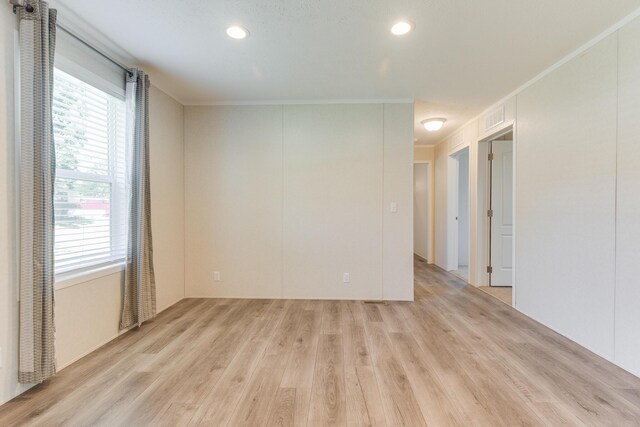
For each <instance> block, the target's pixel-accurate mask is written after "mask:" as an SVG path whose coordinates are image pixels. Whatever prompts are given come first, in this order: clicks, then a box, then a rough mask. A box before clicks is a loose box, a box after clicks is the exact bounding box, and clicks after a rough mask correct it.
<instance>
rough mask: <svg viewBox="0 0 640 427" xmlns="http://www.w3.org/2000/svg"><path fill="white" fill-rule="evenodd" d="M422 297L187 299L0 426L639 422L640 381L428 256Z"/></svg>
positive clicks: (48, 387) (44, 389)
mask: <svg viewBox="0 0 640 427" xmlns="http://www.w3.org/2000/svg"><path fill="white" fill-rule="evenodd" d="M415 293H416V301H415V302H413V303H406V302H398V303H387V304H370V303H364V302H361V301H300V300H295V301H294V300H229V299H217V300H215V299H211V300H205V299H186V300H183V301H181V302H180V303H178V304H177V305H175V306H173V307H172V308H170V309H168V310H167V311H165V312H163V313H161V314H160V315H159V316H158V318H157V319H156V320H155V321H153V322H151V323H148V324H145V325H144V326H142V327H141V328H140V329H138V330H135V331H131V332H129V333H127V334H125V335H123V336H121V337H120V338H118V339H116V340H115V341H112V342H111V343H109V344H107V345H105V346H104V347H102V348H101V349H99V350H98V351H96V352H94V353H91V354H90V355H88V356H87V357H85V358H83V359H82V360H80V361H78V362H76V363H75V364H73V365H71V366H70V367H68V368H66V369H64V370H63V371H61V372H60V373H59V374H58V375H56V376H55V377H54V378H53V379H51V380H49V381H47V382H46V383H44V384H42V385H40V386H38V387H35V388H34V389H32V390H30V391H28V392H27V393H25V394H23V395H21V396H19V397H18V398H16V399H14V400H12V401H11V402H8V403H7V404H5V405H3V406H2V407H0V426H14V425H37V426H40V425H43V426H45V425H46V426H49V425H52V426H53V425H68V426H87V425H104V426H146V425H154V426H156V425H157V426H196V425H206V426H225V425H226V426H331V425H336V426H344V425H349V426H424V425H428V426H458V425H459V426H515V425H530V426H535V425H545V426H549V425H553V426H555V425H588V426H598V425H610V426H625V425H640V379H638V378H636V377H634V376H632V375H630V374H628V373H626V372H624V371H623V370H621V369H619V368H617V367H615V366H613V365H612V364H610V363H608V362H606V361H604V360H603V359H601V358H599V357H597V356H595V355H593V354H592V353H590V352H588V351H586V350H584V349H583V348H581V347H579V346H578V345H576V344H574V343H572V342H570V341H569V340H567V339H565V338H563V337H561V336H559V335H558V334H556V333H554V332H552V331H550V330H549V329H547V328H545V327H543V326H541V325H539V324H537V323H536V322H534V321H532V320H530V319H528V318H526V317H525V316H523V315H521V314H519V313H518V312H516V311H515V310H514V309H512V308H511V307H509V306H507V305H505V304H502V303H501V302H499V301H498V300H496V299H494V298H492V297H491V296H489V295H486V294H484V293H483V292H481V291H479V290H477V289H474V288H472V287H467V286H464V284H463V282H462V281H460V280H459V279H458V278H456V277H455V276H453V275H451V274H448V273H445V272H443V271H442V270H439V269H438V268H436V267H432V266H428V265H427V264H426V263H424V262H420V261H416V291H415Z"/></svg>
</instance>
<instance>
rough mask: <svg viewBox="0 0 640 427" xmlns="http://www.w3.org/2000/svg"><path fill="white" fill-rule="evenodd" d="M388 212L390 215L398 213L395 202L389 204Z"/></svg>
mask: <svg viewBox="0 0 640 427" xmlns="http://www.w3.org/2000/svg"><path fill="white" fill-rule="evenodd" d="M389 211H390V212H391V213H396V212H398V204H397V203H396V202H391V204H390V205H389Z"/></svg>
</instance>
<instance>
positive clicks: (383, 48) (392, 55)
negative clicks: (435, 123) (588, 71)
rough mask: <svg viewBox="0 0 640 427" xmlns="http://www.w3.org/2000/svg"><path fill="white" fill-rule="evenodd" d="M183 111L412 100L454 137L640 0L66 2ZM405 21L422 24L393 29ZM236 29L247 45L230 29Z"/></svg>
mask: <svg viewBox="0 0 640 427" xmlns="http://www.w3.org/2000/svg"><path fill="white" fill-rule="evenodd" d="M57 3H59V4H60V3H62V5H63V6H65V7H67V8H71V9H73V10H74V11H75V13H76V14H77V15H78V16H79V17H80V18H81V19H83V20H84V21H86V24H88V25H90V26H91V27H93V29H94V30H97V31H98V32H100V33H102V35H104V36H105V37H106V38H108V39H109V40H110V41H111V42H113V44H115V45H117V46H121V47H122V48H123V49H124V50H126V51H127V52H128V53H129V54H130V55H131V56H132V57H134V58H135V59H136V60H138V62H139V63H140V64H142V65H144V66H147V67H149V68H150V69H153V70H155V72H154V74H153V75H154V79H155V81H156V84H158V85H159V86H160V87H162V88H163V89H164V90H166V91H167V92H169V93H170V94H171V95H173V96H174V97H175V98H176V99H178V100H179V101H181V102H182V103H184V104H187V105H190V104H212V103H244V102H246V103H252V102H264V103H268V102H274V101H277V102H297V101H298V102H303V101H307V102H308V101H331V100H389V99H416V100H417V101H418V104H417V106H416V123H418V122H419V121H420V120H422V119H424V118H426V117H427V116H430V115H432V114H433V115H438V116H445V117H448V118H449V121H448V123H447V126H446V127H445V128H444V129H443V130H442V131H440V132H438V133H434V134H429V135H427V134H426V132H424V131H422V130H420V128H419V126H417V127H416V129H417V130H419V132H418V133H416V137H417V138H418V143H422V144H432V143H435V142H437V140H439V139H440V138H442V135H443V134H445V133H447V130H452V129H454V128H455V127H456V124H463V123H464V122H465V121H466V120H468V119H470V118H471V117H472V116H473V115H474V114H475V113H478V112H479V111H480V110H481V109H483V108H485V107H487V106H488V105H489V104H491V103H492V102H495V101H497V100H498V99H499V98H501V97H502V96H504V95H506V94H507V93H509V92H511V91H512V90H514V89H515V88H516V87H518V86H519V85H521V84H523V83H524V82H525V81H527V80H529V79H530V78H532V77H533V76H535V75H536V74H538V73H539V72H541V71H543V70H544V69H545V68H546V67H548V66H549V65H551V64H553V63H554V62H556V61H557V60H559V59H561V58H562V57H563V56H565V55H566V54H568V53H570V52H571V51H572V50H574V49H576V48H577V47H579V46H580V45H581V44H583V43H585V42H587V41H588V40H589V39H591V38H593V37H594V36H596V35H597V34H598V33H599V32H601V31H603V30H605V29H606V28H607V27H609V26H611V25H613V24H614V23H615V22H616V21H618V20H620V19H621V18H623V17H624V16H625V15H627V14H629V13H631V12H632V11H634V10H635V9H636V8H638V7H640V0H614V1H611V0H393V1H390V0H217V1H212V0H191V1H189V2H185V1H178V0H109V1H105V0H101V1H98V0H91V1H87V0H59V1H57ZM399 18H408V19H411V20H413V21H414V22H415V23H416V28H415V30H414V31H413V32H412V33H410V34H408V35H406V36H403V37H396V36H393V35H391V34H390V32H389V28H390V27H391V25H392V24H393V23H394V22H395V21H396V20H397V19H399ZM230 24H241V25H243V26H245V27H246V28H248V29H249V31H250V32H251V36H250V37H249V38H248V39H246V40H243V41H238V40H232V39H230V38H228V37H227V36H226V34H225V28H226V27H227V26H228V25H230Z"/></svg>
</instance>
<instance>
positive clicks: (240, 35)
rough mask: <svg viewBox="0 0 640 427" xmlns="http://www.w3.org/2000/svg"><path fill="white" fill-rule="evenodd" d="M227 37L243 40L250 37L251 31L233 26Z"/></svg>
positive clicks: (229, 29)
mask: <svg viewBox="0 0 640 427" xmlns="http://www.w3.org/2000/svg"><path fill="white" fill-rule="evenodd" d="M227 35H228V36H229V37H231V38H232V39H236V40H242V39H246V38H247V37H249V30H247V29H246V28H244V27H241V26H240V25H232V26H230V27H229V28H227Z"/></svg>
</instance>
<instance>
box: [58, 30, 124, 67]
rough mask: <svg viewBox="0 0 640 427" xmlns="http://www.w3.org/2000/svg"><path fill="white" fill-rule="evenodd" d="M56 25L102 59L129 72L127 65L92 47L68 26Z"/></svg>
mask: <svg viewBox="0 0 640 427" xmlns="http://www.w3.org/2000/svg"><path fill="white" fill-rule="evenodd" d="M56 27H58V28H59V29H61V30H62V31H63V32H65V33H67V34H69V35H70V36H71V37H73V38H74V39H76V40H78V41H79V42H80V43H82V44H83V45H85V46H86V47H88V48H89V49H91V50H93V51H94V52H95V53H97V54H98V55H100V56H102V57H103V58H104V59H106V60H107V61H109V62H111V63H112V64H114V65H117V66H118V67H120V68H121V69H122V70H123V71H125V72H127V73H130V72H131V71H130V69H129V67H125V66H124V65H122V64H121V63H120V62H118V61H116V60H115V59H113V58H112V57H110V56H109V55H107V54H106V53H104V52H102V51H101V50H100V49H98V48H96V47H94V46H93V45H92V44H90V43H89V42H87V41H86V40H84V39H83V38H82V37H80V36H78V35H76V34H75V33H74V32H73V31H71V30H69V29H68V28H66V27H65V26H63V25H61V24H59V23H56Z"/></svg>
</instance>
